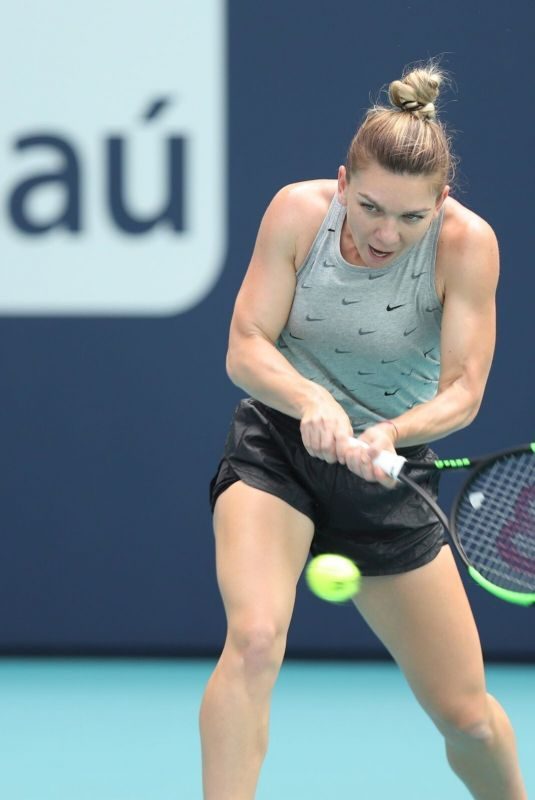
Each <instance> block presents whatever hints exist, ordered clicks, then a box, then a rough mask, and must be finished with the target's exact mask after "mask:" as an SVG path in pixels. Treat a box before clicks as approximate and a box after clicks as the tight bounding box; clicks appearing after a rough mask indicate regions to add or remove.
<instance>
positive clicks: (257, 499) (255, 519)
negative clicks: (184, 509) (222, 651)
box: [214, 481, 314, 625]
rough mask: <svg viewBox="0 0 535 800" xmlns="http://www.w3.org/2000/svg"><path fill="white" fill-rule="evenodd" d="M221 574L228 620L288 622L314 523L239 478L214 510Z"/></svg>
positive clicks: (217, 554)
mask: <svg viewBox="0 0 535 800" xmlns="http://www.w3.org/2000/svg"><path fill="white" fill-rule="evenodd" d="M214 531H215V540H216V567H217V578H218V583H219V588H220V591H221V596H222V598H223V604H224V606H225V611H226V614H227V618H228V619H229V622H234V623H236V624H241V625H254V624H255V621H259V620H265V621H268V622H269V621H270V622H271V623H272V624H278V625H286V624H289V618H290V616H291V613H292V610H293V605H294V601H295V587H296V584H297V581H298V579H299V576H300V574H301V572H302V570H303V567H304V565H305V562H306V559H307V556H308V553H309V549H310V543H311V541H312V536H313V534H314V525H313V522H312V520H311V519H310V518H309V517H307V516H306V515H305V514H303V513H301V512H300V511H298V510H297V509H295V508H293V507H292V506H290V505H289V504H288V503H286V502H285V501H284V500H281V499H280V498H278V497H275V496H274V495H272V494H269V493H267V492H263V491H261V490H259V489H255V488H253V487H251V486H248V485H247V484H245V483H243V482H242V481H237V482H236V483H234V484H232V485H231V486H230V487H229V488H228V489H226V490H225V491H224V492H223V493H222V494H221V495H220V496H219V497H218V499H217V502H216V505H215V510H214Z"/></svg>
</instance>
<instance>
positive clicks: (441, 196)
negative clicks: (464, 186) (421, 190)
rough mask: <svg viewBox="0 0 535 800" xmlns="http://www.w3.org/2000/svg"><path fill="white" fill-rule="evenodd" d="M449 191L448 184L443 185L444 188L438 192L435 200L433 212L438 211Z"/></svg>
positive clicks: (436, 212)
mask: <svg viewBox="0 0 535 800" xmlns="http://www.w3.org/2000/svg"><path fill="white" fill-rule="evenodd" d="M449 193H450V187H449V186H444V188H443V189H442V191H441V192H440V194H439V196H438V197H437V199H436V202H435V214H438V212H439V211H440V209H441V208H442V205H443V203H444V200H445V199H446V197H447V196H448V195H449Z"/></svg>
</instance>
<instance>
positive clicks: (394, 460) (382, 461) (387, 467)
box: [349, 436, 407, 479]
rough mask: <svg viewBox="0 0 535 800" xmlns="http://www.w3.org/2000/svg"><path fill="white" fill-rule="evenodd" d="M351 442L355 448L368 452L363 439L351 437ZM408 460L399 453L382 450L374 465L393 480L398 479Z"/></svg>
mask: <svg viewBox="0 0 535 800" xmlns="http://www.w3.org/2000/svg"><path fill="white" fill-rule="evenodd" d="M349 441H350V443H351V445H352V446H353V447H364V448H365V449H366V450H367V449H368V447H369V445H368V444H366V442H363V441H362V439H355V437H354V436H351V437H350V439H349ZM406 460H407V459H406V458H403V456H398V454H397V453H391V452H390V451H389V450H381V452H380V453H379V455H378V456H377V458H376V459H375V460H374V462H373V463H374V464H376V465H377V466H378V467H381V469H382V470H383V472H386V474H387V475H390V477H391V478H394V479H397V477H398V475H399V473H400V472H401V469H402V467H403V464H404V463H405V461H406Z"/></svg>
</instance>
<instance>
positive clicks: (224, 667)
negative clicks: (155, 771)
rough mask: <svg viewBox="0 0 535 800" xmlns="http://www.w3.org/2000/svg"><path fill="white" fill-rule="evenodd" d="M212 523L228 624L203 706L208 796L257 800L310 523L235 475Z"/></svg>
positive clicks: (211, 798)
mask: <svg viewBox="0 0 535 800" xmlns="http://www.w3.org/2000/svg"><path fill="white" fill-rule="evenodd" d="M214 527H215V536H216V564H217V575H218V582H219V587H220V591H221V595H222V598H223V603H224V606H225V613H226V616H227V624H228V630H227V638H226V642H225V646H224V649H223V652H222V655H221V658H220V660H219V662H218V664H217V667H216V669H215V671H214V673H213V675H212V677H211V678H210V680H209V682H208V686H207V688H206V692H205V696H204V699H203V704H202V707H201V715H200V722H201V737H202V746H203V782H204V797H205V800H252V798H253V797H254V793H255V788H256V784H257V781H258V774H259V771H260V767H261V764H262V761H263V758H264V755H265V751H266V748H267V731H268V718H269V703H270V697H271V690H272V688H273V684H274V682H275V679H276V677H277V675H278V671H279V668H280V665H281V662H282V659H283V655H284V650H285V645H286V634H287V631H288V627H289V624H290V619H291V615H292V611H293V606H294V601H295V587H296V583H297V580H298V578H299V575H300V573H301V571H302V569H303V566H304V564H305V561H306V558H307V555H308V552H309V547H310V542H311V539H312V535H313V523H312V521H311V520H310V519H309V518H308V517H307V516H305V515H304V514H302V513H301V512H299V511H297V510H296V509H294V508H292V507H291V506H289V505H288V504H287V503H285V502H284V501H283V500H280V499H279V498H277V497H274V496H273V495H271V494H267V493H266V492H262V491H259V490H258V489H254V488H252V487H250V486H246V485H245V484H244V483H242V482H241V481H238V482H237V483H234V484H233V485H232V486H230V487H229V488H228V489H227V490H226V491H225V492H223V494H222V495H220V497H219V498H218V500H217V503H216V506H215V514H214Z"/></svg>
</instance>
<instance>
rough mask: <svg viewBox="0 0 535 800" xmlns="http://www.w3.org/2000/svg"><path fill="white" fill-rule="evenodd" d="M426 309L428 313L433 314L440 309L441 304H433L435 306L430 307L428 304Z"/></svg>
mask: <svg viewBox="0 0 535 800" xmlns="http://www.w3.org/2000/svg"><path fill="white" fill-rule="evenodd" d="M425 310H426V311H427V313H428V314H431V312H433V311H440V306H433V308H429V306H426V308H425Z"/></svg>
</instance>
